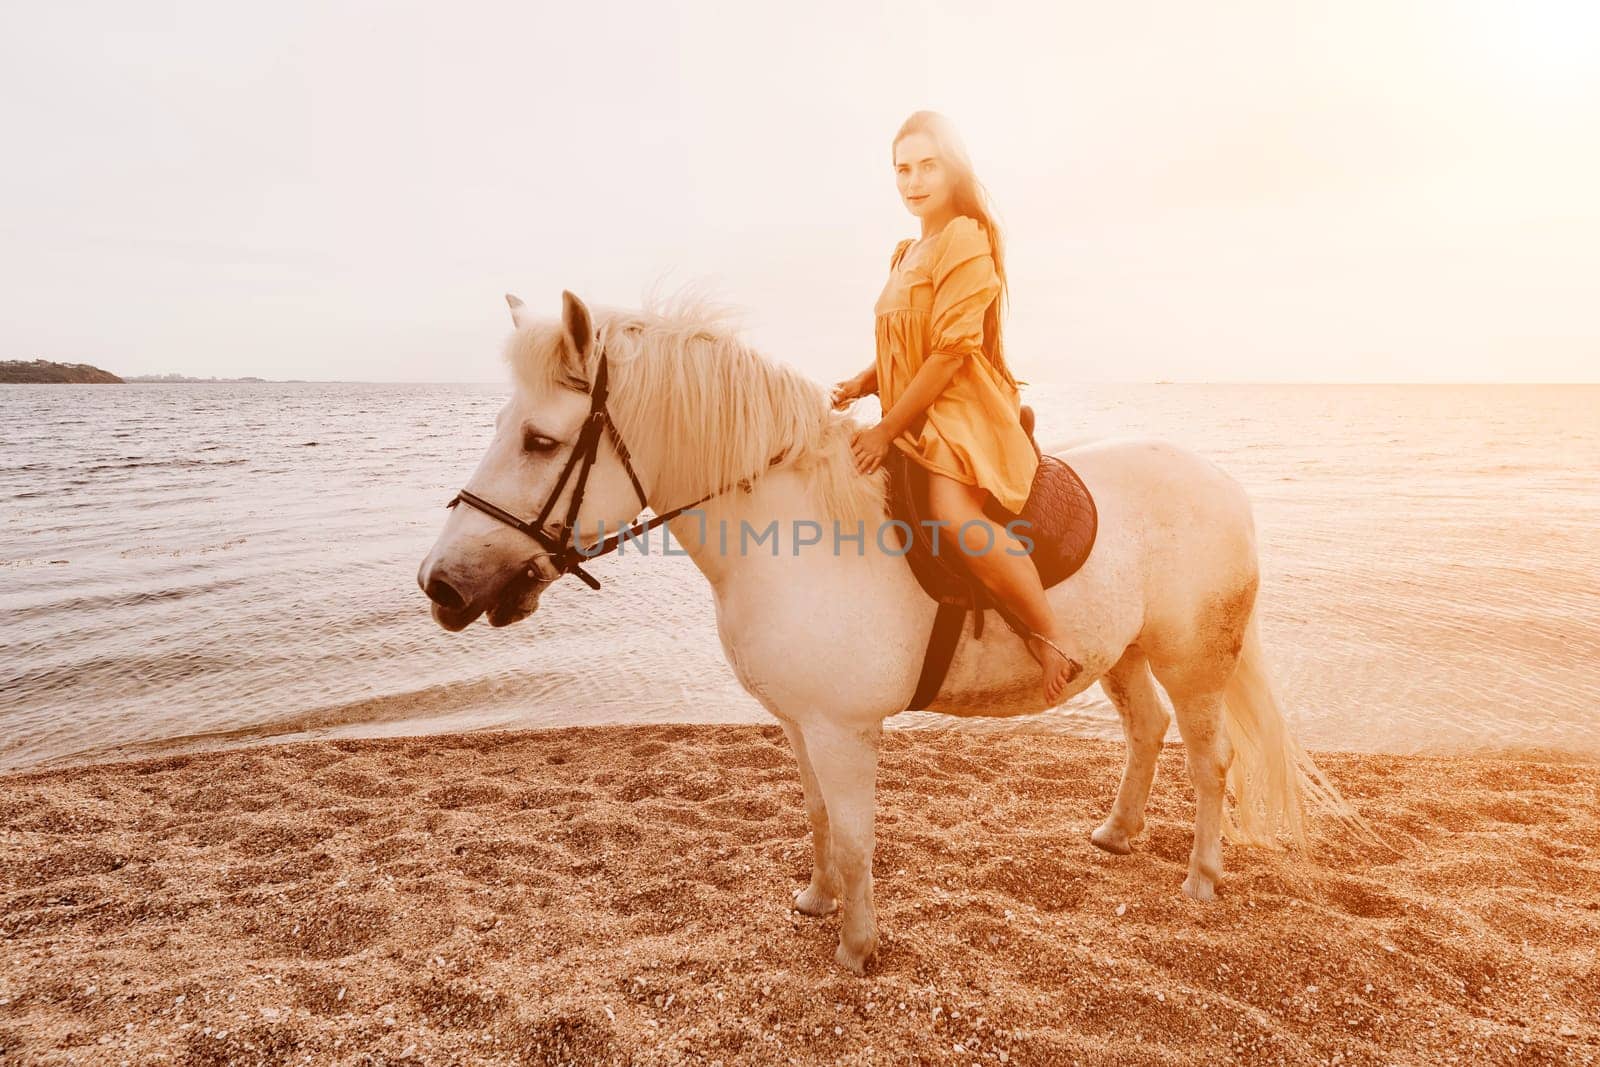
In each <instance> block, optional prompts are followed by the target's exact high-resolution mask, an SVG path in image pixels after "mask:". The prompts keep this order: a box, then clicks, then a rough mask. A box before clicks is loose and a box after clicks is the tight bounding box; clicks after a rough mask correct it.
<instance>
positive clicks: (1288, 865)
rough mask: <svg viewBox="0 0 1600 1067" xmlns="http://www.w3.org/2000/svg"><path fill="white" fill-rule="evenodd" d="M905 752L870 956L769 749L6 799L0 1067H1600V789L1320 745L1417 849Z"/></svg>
mask: <svg viewBox="0 0 1600 1067" xmlns="http://www.w3.org/2000/svg"><path fill="white" fill-rule="evenodd" d="M1121 758H1122V757H1121V749H1120V746H1118V745H1114V744H1107V743H1104V742H1099V741H1085V740H1070V739H1065V738H1060V737H1049V736H1040V735H1027V734H975V733H964V734H954V733H933V732H897V731H890V732H888V733H886V735H885V743H884V757H883V762H882V766H881V770H880V776H879V794H878V796H879V807H878V812H879V815H878V846H877V854H876V866H875V870H876V892H877V899H878V907H879V917H880V921H881V923H882V926H883V932H884V946H883V950H882V953H881V955H880V957H879V959H878V961H877V963H876V965H875V966H874V968H873V969H871V970H870V971H869V974H868V977H867V978H865V979H858V978H855V977H852V976H850V975H848V974H846V973H844V972H842V971H840V970H839V969H838V968H837V967H836V966H835V965H834V963H833V961H832V956H833V947H834V943H835V939H836V936H837V919H836V918H834V917H830V918H825V919H808V918H805V917H802V916H800V915H798V914H796V913H794V912H793V911H792V910H791V909H790V906H789V899H790V893H791V892H792V891H793V890H794V889H797V888H799V887H800V886H802V885H803V884H804V883H805V880H806V878H807V876H808V874H809V849H810V842H809V837H808V834H807V828H806V823H805V819H804V814H803V811H802V807H801V793H800V784H799V780H798V778H797V775H796V771H795V767H794V761H793V758H792V757H791V755H790V753H789V750H788V748H787V746H786V744H785V742H784V740H783V737H782V734H781V733H780V732H779V730H778V729H777V728H776V727H775V726H774V727H745V726H726V727H720V726H717V727H713V726H660V727H634V728H587V729H570V730H556V731H539V732H519V733H479V734H464V735H452V736H441V737H427V738H398V739H377V740H359V741H323V742H312V743H301V744H293V745H285V746H269V747H257V748H251V749H245V750H236V751H229V752H217V753H208V754H203V755H192V756H179V757H167V758H157V759H146V760H141V761H136V762H125V763H118V764H108V765H99V766H93V767H85V768H74V769H58V770H50V771H42V772H35V773H28V774H13V775H9V776H6V777H3V778H0V829H3V833H4V845H5V855H6V862H5V864H4V865H3V868H0V879H3V883H0V889H3V892H4V907H3V913H0V1049H3V1055H0V1062H3V1063H26V1064H67V1063H79V1064H120V1063H132V1064H146V1063H175V1064H191V1063H192V1064H253V1063H302V1062H306V1063H318V1064H322V1063H333V1064H418V1065H420V1064H452V1063H460V1064H467V1063H472V1064H515V1063H522V1064H557V1063H573V1064H609V1063H635V1064H675V1063H703V1064H715V1063H722V1064H735V1063H738V1064H745V1063H752V1064H753V1063H780V1064H781V1063H790V1062H793V1063H852V1064H854V1063H875V1064H900V1063H926V1064H934V1063H939V1064H943V1063H951V1064H968V1063H976V1064H991V1063H1007V1064H1070V1063H1082V1064H1095V1063H1108V1062H1120V1063H1170V1064H1180V1063H1183V1064H1187V1063H1196V1062H1205V1061H1215V1062H1225V1061H1242V1062H1266V1063H1340V1064H1412V1063H1415V1064H1443V1063H1462V1064H1468V1063H1471V1064H1478V1063H1506V1064H1510V1063H1518V1064H1521V1063H1563V1064H1575V1063H1595V1062H1600V963H1597V960H1596V951H1595V947H1594V946H1595V945H1597V944H1600V790H1597V789H1596V771H1597V770H1600V768H1597V767H1596V765H1595V764H1594V763H1585V762H1564V761H1555V760H1551V761H1545V760H1541V759H1532V758H1524V759H1514V760H1513V759H1498V758H1478V757H1473V758H1428V757H1410V756H1407V757H1399V756H1396V757H1386V756H1368V755H1348V754H1339V753H1323V754H1320V755H1319V757H1318V758H1319V762H1320V763H1321V764H1322V766H1323V767H1324V769H1325V770H1326V771H1327V772H1328V773H1329V775H1330V777H1331V778H1332V779H1333V780H1334V781H1335V782H1336V784H1338V785H1339V786H1340V788H1341V789H1342V790H1343V791H1344V792H1345V794H1346V796H1347V797H1348V798H1349V799H1350V800H1351V801H1352V802H1353V803H1355V804H1356V805H1357V806H1358V807H1359V808H1360V810H1361V811H1362V812H1363V813H1364V814H1365V815H1366V816H1367V817H1368V818H1369V819H1370V820H1371V821H1372V822H1373V823H1374V824H1375V825H1376V826H1377V827H1378V828H1379V829H1380V831H1382V832H1383V833H1384V834H1385V835H1387V836H1389V837H1391V838H1392V839H1393V840H1395V841H1396V842H1399V843H1403V844H1405V845H1406V851H1404V852H1402V853H1400V854H1395V853H1391V852H1387V851H1385V850H1383V849H1381V848H1378V847H1376V846H1373V845H1371V844H1363V843H1361V842H1359V841H1358V840H1356V839H1354V838H1350V837H1348V836H1345V835H1342V834H1335V835H1333V836H1332V837H1331V839H1330V840H1328V841H1326V842H1324V844H1323V846H1322V849H1321V851H1320V852H1319V853H1318V854H1317V856H1316V857H1314V859H1315V862H1314V863H1307V862H1305V861H1302V860H1297V859H1295V858H1293V857H1291V856H1288V855H1286V854H1282V853H1273V852H1269V851H1264V850H1258V849H1249V848H1243V847H1235V846H1227V847H1226V849H1225V861H1226V864H1227V868H1228V877H1227V879H1226V881H1225V882H1224V884H1223V887H1222V893H1221V896H1220V897H1219V899H1218V900H1217V901H1216V902H1215V903H1214V904H1212V905H1209V906H1207V905H1199V904H1195V903H1193V902H1191V901H1189V900H1187V899H1185V898H1184V897H1182V896H1181V895H1180V894H1179V892H1178V886H1179V884H1180V882H1181V881H1182V878H1183V871H1184V864H1185V860H1186V857H1187V850H1188V847H1189V833H1190V817H1191V812H1192V804H1193V796H1192V793H1191V791H1190V789H1189V786H1188V782H1187V777H1186V773H1185V771H1184V763H1183V754H1182V751H1181V747H1179V746H1173V745H1169V746H1168V747H1167V749H1166V750H1165V752H1164V753H1163V755H1162V760H1161V766H1160V770H1159V773H1158V776H1157V780H1156V789H1155V794H1154V796H1153V797H1152V800H1151V806H1150V819H1149V826H1148V828H1147V830H1146V832H1145V835H1144V836H1143V838H1141V840H1140V842H1139V846H1138V851H1136V852H1135V854H1134V855H1132V856H1130V857H1113V856H1109V855H1105V854H1102V853H1100V852H1099V851H1097V850H1096V849H1094V848H1092V847H1091V846H1090V845H1089V843H1088V834H1089V831H1090V830H1091V829H1092V828H1093V827H1094V826H1095V825H1096V824H1097V823H1098V822H1099V820H1100V819H1101V818H1102V817H1103V815H1104V813H1105V811H1106V809H1107V806H1108V805H1109V803H1110V801H1111V797H1112V795H1113V792H1114V790H1115V787H1116V782H1117V775H1118V773H1119V770H1120V766H1121Z"/></svg>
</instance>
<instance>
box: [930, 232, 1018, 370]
mask: <svg viewBox="0 0 1600 1067" xmlns="http://www.w3.org/2000/svg"><path fill="white" fill-rule="evenodd" d="M945 231H946V232H945V233H942V234H940V236H941V237H943V238H945V240H944V242H943V244H944V248H943V250H942V251H941V252H940V253H939V257H938V259H937V260H936V261H935V262H934V265H933V317H932V321H931V324H930V330H931V334H930V340H931V342H932V343H931V344H930V346H929V349H928V350H929V352H930V353H932V354H934V355H937V354H939V353H948V354H950V355H956V356H961V357H963V358H965V357H966V356H970V355H975V354H977V353H979V352H981V351H982V350H983V313H984V312H985V311H986V310H988V308H989V305H990V304H991V303H993V302H994V299H995V297H997V296H999V295H1000V278H999V276H998V275H997V274H996V273H995V269H994V257H993V255H992V254H991V253H990V248H989V237H988V235H987V234H985V233H984V232H983V230H982V229H981V228H980V227H979V226H978V221H977V220H976V219H974V218H972V217H971V216H968V215H957V216H956V217H955V218H953V219H951V220H950V221H949V222H948V223H946V224H945Z"/></svg>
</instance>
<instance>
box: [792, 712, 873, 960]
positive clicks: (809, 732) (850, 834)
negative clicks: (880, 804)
mask: <svg viewBox="0 0 1600 1067" xmlns="http://www.w3.org/2000/svg"><path fill="white" fill-rule="evenodd" d="M801 733H802V734H803V736H804V741H805V749H806V753H807V755H808V756H809V757H810V759H811V769H812V772H813V773H814V774H815V775H816V779H817V785H818V786H819V787H820V788H821V791H822V800H823V803H824V804H825V805H826V807H827V817H828V845H829V854H830V860H831V865H832V867H833V870H834V872H835V875H836V877H837V885H838V891H839V897H840V904H841V906H842V908H843V914H842V916H841V919H840V923H839V949H838V951H837V952H836V953H834V957H833V958H834V959H835V960H836V961H837V962H838V963H839V965H840V966H842V967H845V968H847V969H848V970H851V971H853V972H855V973H856V974H865V973H866V967H867V961H868V960H870V959H871V958H872V957H873V956H874V955H876V954H877V951H878V916H877V910H876V908H875V907H874V905H873V902H872V850H873V847H874V844H875V837H874V829H873V818H874V805H875V804H876V802H877V787H878V742H879V740H880V739H881V737H882V734H883V725H882V724H881V723H873V724H872V725H871V726H860V725H855V726H845V725H840V724H836V723H832V722H827V721H811V722H806V723H805V724H803V725H802V726H801Z"/></svg>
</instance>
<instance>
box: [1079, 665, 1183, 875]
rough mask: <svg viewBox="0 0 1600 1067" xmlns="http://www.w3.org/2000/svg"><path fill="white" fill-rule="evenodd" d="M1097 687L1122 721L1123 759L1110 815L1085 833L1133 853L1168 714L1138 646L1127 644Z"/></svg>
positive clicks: (1114, 850) (1107, 848)
mask: <svg viewBox="0 0 1600 1067" xmlns="http://www.w3.org/2000/svg"><path fill="white" fill-rule="evenodd" d="M1100 688H1102V689H1104V690H1105V693H1106V696H1107V697H1109V698H1110V700H1111V703H1112V704H1113V705H1115V707H1116V709H1117V715H1118V716H1119V717H1120V718H1121V719H1122V734H1123V737H1124V738H1125V739H1126V741H1127V745H1128V762H1127V764H1126V765H1125V766H1124V767H1123V769H1122V784H1121V785H1120V786H1118V788H1117V799H1116V802H1115V803H1114V804H1113V805H1112V806H1111V814H1110V815H1108V816H1107V817H1106V821H1105V822H1103V823H1101V824H1100V826H1099V827H1098V828H1097V829H1096V830H1095V831H1094V833H1092V834H1090V835H1089V840H1090V841H1091V842H1093V843H1094V845H1095V847H1097V848H1102V849H1104V850H1105V851H1107V852H1111V853H1115V854H1116V855H1118V856H1126V855H1127V854H1128V853H1130V852H1132V851H1133V845H1132V844H1131V842H1132V839H1133V838H1135V837H1138V836H1139V832H1140V831H1141V830H1143V829H1144V806H1145V802H1146V801H1147V800H1149V798H1150V783H1151V782H1152V781H1153V780H1154V779H1155V774H1156V758H1157V757H1158V756H1160V754H1161V742H1162V739H1163V738H1165V737H1166V734H1167V726H1168V724H1170V723H1171V722H1172V718H1171V716H1169V715H1168V714H1167V709H1166V708H1164V707H1163V706H1162V705H1161V697H1160V694H1158V693H1157V692H1156V687H1155V681H1154V679H1152V678H1151V677H1150V665H1149V661H1148V660H1147V659H1146V658H1145V654H1144V651H1143V650H1142V649H1141V648H1139V646H1138V645H1131V646H1129V647H1128V649H1127V650H1126V651H1125V652H1123V654H1122V658H1121V659H1119V660H1117V662H1116V663H1115V664H1114V665H1113V666H1112V667H1111V669H1110V670H1109V671H1107V672H1106V673H1105V674H1104V675H1102V676H1101V678H1100Z"/></svg>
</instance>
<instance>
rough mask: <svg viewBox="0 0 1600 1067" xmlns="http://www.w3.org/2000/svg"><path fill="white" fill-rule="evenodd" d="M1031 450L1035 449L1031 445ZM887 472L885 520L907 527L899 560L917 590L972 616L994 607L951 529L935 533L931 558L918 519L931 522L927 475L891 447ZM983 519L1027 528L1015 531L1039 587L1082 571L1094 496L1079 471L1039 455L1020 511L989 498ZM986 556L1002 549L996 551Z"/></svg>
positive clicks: (929, 541) (1090, 541)
mask: <svg viewBox="0 0 1600 1067" xmlns="http://www.w3.org/2000/svg"><path fill="white" fill-rule="evenodd" d="M1034 448H1035V449H1036V450H1037V448H1038V445H1037V444H1036V445H1035V446H1034ZM888 468H889V516H890V518H892V519H899V520H900V521H901V522H904V523H907V524H908V525H909V526H910V527H911V530H912V539H911V548H910V550H909V551H908V552H907V553H906V557H905V558H906V562H907V563H908V564H910V566H911V572H912V573H913V574H914V575H916V578H917V582H918V584H919V585H921V586H922V588H923V590H924V591H925V592H926V593H927V594H928V595H929V596H931V597H932V598H933V599H934V600H937V601H939V602H940V603H941V604H961V605H964V606H967V607H970V608H972V609H974V610H976V611H982V610H984V609H985V608H990V607H997V605H996V604H995V602H994V600H993V598H992V597H991V596H990V594H989V592H988V590H987V589H986V588H985V587H984V586H983V585H982V584H981V583H980V582H978V580H977V579H976V578H975V577H974V576H973V574H972V572H971V571H970V570H968V569H967V566H966V563H965V553H964V552H963V551H962V550H961V547H960V544H959V543H958V542H957V541H956V540H955V534H956V531H955V530H954V529H953V528H952V527H950V526H948V525H946V526H942V527H940V528H939V552H938V554H937V555H935V554H934V551H933V537H932V530H931V528H930V527H927V526H923V525H922V521H923V520H925V519H926V520H928V521H930V522H931V521H932V518H931V516H930V515H929V514H928V473H927V470H926V469H925V468H924V467H922V465H921V464H919V463H917V461H916V460H913V459H910V458H909V457H907V456H906V454H905V453H904V452H902V451H901V450H900V449H898V448H891V449H890V450H889V457H888ZM984 514H985V515H986V516H988V517H989V519H990V520H992V521H994V522H997V523H999V524H1000V525H1002V526H1003V525H1005V524H1006V523H1008V522H1010V521H1012V520H1013V519H1020V520H1022V521H1023V522H1026V523H1027V524H1028V525H1026V526H1021V525H1019V526H1017V527H1015V529H1016V530H1017V531H1018V533H1019V534H1020V535H1022V536H1024V537H1026V538H1028V539H1030V540H1032V542H1033V551H1032V552H1031V553H1030V554H1029V555H1030V558H1031V559H1032V560H1033V564H1034V568H1035V569H1036V570H1037V571H1038V572H1039V581H1040V584H1042V585H1043V586H1044V588H1046V589H1049V588H1050V587H1051V586H1053V585H1055V584H1056V583H1058V582H1060V581H1062V580H1064V579H1066V578H1069V577H1071V576H1072V575H1073V574H1074V573H1076V572H1077V570H1078V568H1080V567H1082V566H1083V564H1084V561H1085V560H1087V559H1088V558H1089V552H1090V550H1091V549H1093V548H1094V539H1095V533H1096V531H1097V529H1098V525H1099V516H1098V513H1097V512H1096V509H1095V505H1094V498H1093V496H1091V495H1090V493H1089V488H1088V486H1086V485H1084V484H1083V479H1082V478H1079V477H1078V472H1077V471H1075V470H1073V469H1072V467H1071V466H1070V465H1068V464H1067V463H1066V462H1065V461H1064V460H1062V459H1059V458H1058V457H1056V456H1050V455H1044V454H1041V455H1040V456H1039V468H1038V470H1037V471H1036V472H1035V473H1034V476H1033V485H1032V487H1031V488H1030V489H1029V490H1028V500H1027V502H1026V503H1025V504H1023V506H1022V511H1021V513H1020V514H1019V513H1013V512H1010V511H1007V510H1006V509H1005V508H1003V507H1001V506H1000V505H999V504H998V503H997V502H996V501H995V500H994V498H993V497H992V496H991V497H990V498H988V500H987V501H986V502H985V505H984ZM992 551H996V552H1000V551H1004V550H1003V549H1002V548H999V547H996V548H994V549H993V550H992Z"/></svg>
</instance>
